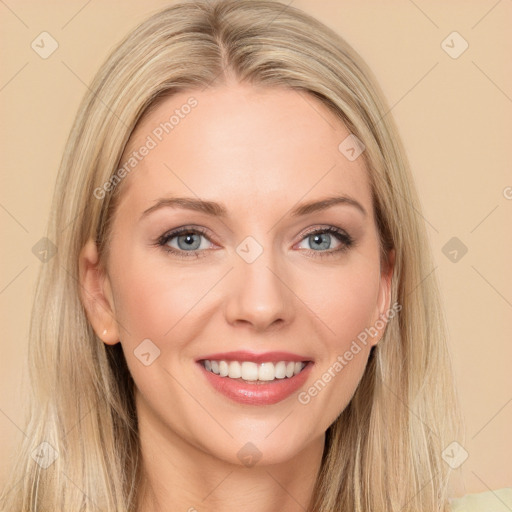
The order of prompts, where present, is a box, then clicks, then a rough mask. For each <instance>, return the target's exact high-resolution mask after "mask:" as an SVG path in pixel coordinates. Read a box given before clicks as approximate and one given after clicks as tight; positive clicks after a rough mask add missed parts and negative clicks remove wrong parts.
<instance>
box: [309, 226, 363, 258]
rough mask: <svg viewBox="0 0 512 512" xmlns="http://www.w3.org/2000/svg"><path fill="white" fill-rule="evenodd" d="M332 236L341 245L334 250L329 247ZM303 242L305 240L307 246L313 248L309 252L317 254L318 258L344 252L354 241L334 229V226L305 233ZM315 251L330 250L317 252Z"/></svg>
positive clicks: (342, 232)
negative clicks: (307, 243)
mask: <svg viewBox="0 0 512 512" xmlns="http://www.w3.org/2000/svg"><path fill="white" fill-rule="evenodd" d="M333 236H334V238H335V239H336V240H337V241H338V242H339V243H340V244H341V245H340V247H338V248H334V249H332V248H331V247H329V246H330V245H331V241H332V238H333ZM303 240H307V241H308V242H309V246H310V247H312V248H313V249H311V250H312V251H313V252H316V253H318V256H329V255H332V254H333V253H340V252H344V251H346V250H348V249H349V248H350V247H351V246H352V245H353V244H354V240H353V239H352V237H351V236H350V235H348V234H347V233H345V232H344V231H342V230H340V229H338V228H335V227H334V226H329V227H326V228H320V229H315V230H314V231H311V232H309V233H307V234H306V235H305V237H304V239H303ZM317 249H330V250H328V251H323V250H321V251H318V250H317Z"/></svg>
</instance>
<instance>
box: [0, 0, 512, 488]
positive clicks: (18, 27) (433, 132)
mask: <svg viewBox="0 0 512 512" xmlns="http://www.w3.org/2000/svg"><path fill="white" fill-rule="evenodd" d="M286 3H289V0H286ZM168 4H169V2H167V1H159V0H151V1H147V2H135V1H134V0H128V1H124V2H122V3H121V2H116V1H114V0H108V1H105V0H103V1H101V2H100V1H89V2H87V1H85V0H80V1H76V0H72V1H69V0H66V1H64V0H60V1H46V2H35V1H31V2H29V1H24V0H5V1H1V2H0V13H1V16H2V17H1V19H2V22H1V25H2V30H1V36H0V37H1V45H2V48H3V64H2V68H1V74H0V104H1V114H2V119H3V121H2V123H1V128H0V129H1V136H2V137H1V140H2V152H1V155H2V165H1V166H0V169H1V171H0V175H1V178H0V179H1V189H0V223H1V227H2V244H1V249H0V251H1V253H0V256H1V260H2V266H1V273H0V307H1V312H2V357H1V362H0V371H1V373H0V381H1V390H0V452H1V455H0V460H1V461H2V464H1V470H0V485H3V481H4V478H5V475H6V474H7V464H6V461H7V459H8V458H9V457H12V456H13V455H14V454H15V446H16V443H18V442H19V441H20V439H21V438H22V437H23V436H24V434H23V432H22V431H21V429H20V427H19V426H18V425H22V419H23V407H22V399H23V395H24V389H25V388H24V386H25V385H26V381H27V373H26V367H25V358H26V356H27V333H28V320H29V305H30V302H31V296H32V293H33V288H34V283H35V278H36V273H37V269H38V266H39V264H40V263H39V260H38V259H37V258H36V257H35V256H34V255H33V254H32V252H31V249H32V247H33V246H34V244H35V243H36V242H37V241H38V240H39V239H40V238H41V237H42V235H43V232H44V229H45V225H46V219H47V215H48V211H49V204H50V197H51V192H52V188H53V184H54V180H55V177H56V173H57V168H58V164H59V161H60V155H61V153H62V150H63V147H64V142H65V139H66V136H67V134H68V131H69V129H70V126H71V122H72V119H73V117H74V115H75V112H76V109H77V106H78V102H79V100H80V99H81V97H82V95H83V94H84V91H85V90H86V87H87V86H86V84H88V83H90V81H91V79H92V76H93V74H94V73H95V71H96V70H97V68H98V66H99V65H100V63H101V61H102V60H103V58H104V56H105V55H106V54H107V52H108V51H109V49H110V48H111V47H112V46H113V44H115V43H116V42H117V41H118V40H119V39H120V38H121V36H123V35H124V34H125V33H126V32H127V31H128V30H129V29H130V28H131V27H133V26H134V25H135V24H136V23H138V22H139V21H141V20H142V19H143V18H145V17H146V15H148V14H150V13H152V12H154V11H155V10H157V9H159V8H160V7H163V6H165V5H168ZM121 5H122V8H121V7H120V6H121ZM292 5H293V6H295V7H298V8H302V9H303V10H305V11H306V12H309V13H311V14H313V15H315V16H317V17H318V18H319V19H320V20H322V21H323V22H325V23H326V24H327V25H329V26H330V27H332V28H334V29H335V30H336V31H338V32H339V33H340V34H341V35H342V36H344V37H345V38H346V39H347V40H348V41H349V43H350V44H352V45H353V46H354V47H355V49H356V50H358V51H359V52H360V53H361V55H362V56H363V58H364V59H365V60H366V61H367V62H368V64H369V65H370V67H371V68H372V69H373V70H374V73H375V75H376V76H377V78H378V80H379V82H380V84H381V86H382V88H383V90H384V92H385V95H386V97H387V99H388V102H389V104H390V106H392V115H393V116H395V119H396V120H397V123H398V126H399V129H400V131H401V133H402V136H403V139H404V143H405V147H406V150H407V152H408V156H409V158H410V161H411V164H412V168H413V173H414V175H415V178H416V181H417V186H418V189H419V193H420V197H421V201H422V206H423V208H424V217H425V220H426V222H427V225H428V230H429V235H430V239H431V243H432V246H433V251H434V255H435V260H436V265H435V272H436V273H437V274H438V276H439V279H440V282H441V288H442V293H443V301H444V304H445V308H446V317H447V321H448V325H449V334H450V344H451V350H452V353H453V359H454V364H455V369H456V372H457V379H458V383H459V393H460V399H461V403H462V407H463V411H464V415H465V418H466V439H465V440H458V441H459V442H461V444H462V445H463V446H464V448H465V449H466V450H467V452H468V453H469V457H468V459H467V460H466V461H465V462H464V464H463V465H462V466H461V470H459V471H456V472H455V477H454V483H455V488H456V491H455V493H456V494H457V495H462V494H465V493H468V492H480V491H486V490H488V489H497V488H501V487H505V486H512V464H511V462H510V461H512V436H511V435H510V432H511V425H512V376H511V375H512V372H511V361H512V343H511V341H512V340H511V338H512V336H511V332H512V271H511V262H512V236H511V235H512V229H511V226H512V224H511V219H512V172H511V158H510V155H511V152H510V141H511V140H512V66H511V61H510V55H512V33H511V31H510V19H512V2H511V1H510V0H500V1H496V0H481V1H475V0H472V1H467V0H466V1H464V2H463V1H451V2H449V3H448V2H445V1H442V0H436V1H428V2H427V1H426V0H415V1H412V0H394V1H385V2H384V1H381V0H372V1H369V0H364V1H360V2H356V1H353V0H351V1H340V0H324V1H322V2H319V1H314V0H295V1H293V2H292ZM43 31H47V32H49V33H50V34H51V35H52V37H53V38H55V39H56V40H57V41H58V44H59V47H58V49H57V50H56V51H55V53H53V54H52V55H51V56H50V57H49V58H48V59H46V60H44V59H42V58H41V57H39V55H38V54H36V53H35V52H34V51H33V50H32V48H31V42H32V41H33V40H34V39H35V38H36V37H37V36H38V35H39V34H40V33H41V32H43ZM453 31H457V32H459V33H460V34H461V36H462V37H463V38H464V39H465V40H466V41H467V42H468V44H469V47H468V49H467V50H466V51H465V52H464V53H462V55H460V57H458V58H456V59H453V58H451V57H450V56H449V55H448V54H447V53H446V52H445V51H444V50H443V48H442V47H441V43H442V41H443V40H444V39H445V38H446V37H447V36H448V35H449V34H451V33H452V32H453ZM448 44H450V45H452V46H454V49H458V48H460V43H458V42H456V41H455V42H454V43H451V42H450V39H448ZM452 237H457V238H458V239H460V240H461V241H462V242H463V243H464V244H465V245H466V246H467V248H468V251H467V253H466V254H465V255H464V256H463V257H462V258H460V259H459V261H457V262H452V261H450V259H449V258H448V257H447V256H445V254H444V253H443V252H442V248H443V246H444V245H445V244H446V243H447V241H448V240H449V239H451V238H452ZM425 278H426V279H428V278H429V277H428V276H425ZM461 472H462V475H461V474H460V473H461Z"/></svg>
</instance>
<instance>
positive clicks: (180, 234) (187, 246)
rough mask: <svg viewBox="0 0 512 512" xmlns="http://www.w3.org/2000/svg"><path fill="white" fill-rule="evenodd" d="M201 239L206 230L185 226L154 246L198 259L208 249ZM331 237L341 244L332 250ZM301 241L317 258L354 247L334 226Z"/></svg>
mask: <svg viewBox="0 0 512 512" xmlns="http://www.w3.org/2000/svg"><path fill="white" fill-rule="evenodd" d="M201 237H204V238H206V239H207V240H210V239H209V238H208V236H207V234H206V230H204V229H201V228H190V227H186V226H185V227H182V228H178V229H175V230H173V231H170V232H168V233H165V234H164V235H162V236H161V237H160V238H159V239H158V241H157V243H156V244H155V245H159V246H162V247H163V248H164V250H165V251H167V252H168V253H172V254H174V255H176V256H178V257H183V258H190V257H193V258H199V257H203V256H205V255H206V254H205V251H206V250H207V249H208V248H209V247H201ZM333 237H334V238H335V239H336V240H337V241H338V242H339V243H340V244H341V245H340V246H339V247H337V248H334V249H333V248H331V247H330V245H331V243H332V239H333ZM174 239H176V244H177V246H171V245H170V242H171V241H173V240H174ZM302 240H303V241H304V240H307V241H309V247H310V248H306V250H307V252H309V253H311V254H313V256H318V257H324V256H334V255H336V254H339V253H342V252H344V251H347V250H348V249H349V248H350V247H352V246H353V245H354V240H353V239H352V237H351V236H350V235H348V234H347V233H346V232H344V231H342V230H341V229H338V228H335V227H334V226H328V227H324V228H317V229H315V230H314V231H310V232H309V233H306V234H305V235H304V236H303V238H302ZM210 242H211V241H210ZM318 249H319V250H318ZM325 249H328V250H325Z"/></svg>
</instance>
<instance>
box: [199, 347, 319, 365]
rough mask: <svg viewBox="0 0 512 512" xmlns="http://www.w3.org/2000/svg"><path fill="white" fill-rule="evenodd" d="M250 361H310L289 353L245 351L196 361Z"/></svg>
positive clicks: (214, 355)
mask: <svg viewBox="0 0 512 512" xmlns="http://www.w3.org/2000/svg"><path fill="white" fill-rule="evenodd" d="M205 359H209V360H210V361H252V362H253V363H258V364H259V363H277V362H279V361H299V362H300V361H303V362H306V361H310V358H308V357H307V356H301V355H298V354H292V353H291V352H263V353H262V354H255V353H253V352H248V351H246V350H237V351H235V352H219V353H217V354H209V355H206V356H203V357H200V358H199V359H196V361H204V360H205Z"/></svg>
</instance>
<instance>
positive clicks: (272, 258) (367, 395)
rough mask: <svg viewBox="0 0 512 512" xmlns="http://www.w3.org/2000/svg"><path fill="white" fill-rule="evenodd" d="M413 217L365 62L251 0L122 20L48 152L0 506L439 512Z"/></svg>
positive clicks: (440, 381) (447, 394)
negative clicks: (39, 256)
mask: <svg viewBox="0 0 512 512" xmlns="http://www.w3.org/2000/svg"><path fill="white" fill-rule="evenodd" d="M419 210H420V206H419V203H418V198H417V193H416V191H415V188H414V184H413V180H412V177H411V173H410V171H409V168H408V164H407V161H406V157H405V155H404V151H403V149H402V147H401V143H400V139H399V136H398V134H397V131H396V128H395V126H394V124H393V121H392V117H391V115H390V114H388V107H387V106H386V103H385V101H383V99H382V94H381V93H380V91H379V89H378V86H377V85H376V82H375V80H374V79H373V77H372V73H371V72H370V70H369V69H368V68H367V67H366V66H365V64H364V63H363V62H362V61H361V58H360V57H359V56H358V55H357V54H356V52H355V51H354V50H353V49H352V48H351V47H350V46H349V45H348V44H347V43H346V42H345V41H344V40H343V39H341V38H340V36H338V35H337V34H335V33H333V32H332V31H331V30H329V29H328V28H326V27H325V26H324V25H322V24H320V23H319V22H318V21H316V20H315V19H313V18H311V17H310V16H308V15H306V14H304V13H302V12H301V11H299V10H297V9H295V8H292V7H286V6H284V5H283V4H280V3H277V2H273V1H267V0H256V1H246V0H241V1H217V2H208V1H206V0H205V1H198V2H187V3H180V4H176V5H174V6H172V7H169V8H168V9H165V10H163V11H162V12H160V13H158V14H156V15H154V16H152V17H151V18H149V19H148V20H147V21H145V22H144V23H142V24H141V25H140V26H139V27H138V28H137V29H136V30H134V31H133V32H132V33H131V34H129V35H128V36H127V37H126V38H125V40H124V41H122V42H121V44H120V45H119V46H118V47H117V48H116V49H115V51H113V53H112V54H111V55H110V57H109V58H108V60H107V61H106V63H105V64H104V65H103V66H102V68H101V69H100V71H99V73H98V75H97V76H96V78H95V80H94V83H93V84H92V86H91V88H90V93H89V94H88V96H87V97H86V98H85V99H84V101H83V103H82V105H81V107H80V110H79V113H78V115H77V118H76V121H75V124H74V127H73V129H72V132H71V136H70V138H69V141H68V145H67V148H66V151H65V154H64V158H63V161H62V167H61V170H60V174H59V178H58V183H57V187H56V190H55V196H54V203H53V210H52V211H53V212H54V214H53V216H52V218H51V219H50V223H49V229H48V235H47V236H48V238H49V239H50V240H52V241H53V242H54V243H55V245H56V246H57V248H58V251H57V254H56V255H55V256H54V257H53V258H52V259H51V260H50V261H49V262H48V263H47V264H46V265H45V266H44V267H43V269H42V273H41V277H40V280H39V283H38V288H37V296H36V300H35V303H34V312H33V322H32V327H31V334H30V336H31V350H30V357H31V368H32V372H33V377H34V388H33V393H34V396H33V397H32V409H31V421H30V423H29V425H28V426H27V429H26V432H27V433H28V437H27V439H26V441H25V444H24V445H23V447H22V451H21V453H20V456H19V459H18V466H17V468H16V469H15V471H14V472H13V475H12V483H11V485H7V487H6V488H7V489H13V490H12V491H11V492H9V493H7V494H6V495H5V496H4V504H5V505H4V507H5V508H4V510H9V511H22V510H31V511H36V510H66V511H70V512H71V511H79V510H80V511H93V510H102V511H109V512H111V511H112V512H113V511H137V512H143V511H149V510H189V511H193V510H197V511H203V510H222V511H229V510H255V511H256V510H257V511H259V512H267V511H268V512H270V511H274V510H280V511H282V510H284V511H295V510H308V511H319V512H320V511H322V512H327V511H329V512H331V511H338V510H339V511H341V510H354V511H392V510H393V511H394V510H401V511H420V510H421V511H434V510H436V511H440V510H448V509H449V502H448V492H447V478H448V472H449V469H450V468H449V466H448V465H447V464H446V463H445V462H444V460H443V459H442V452H443V450H444V449H445V448H446V447H447V446H449V445H450V443H452V442H453V441H454V440H456V439H457V438H458V437H457V424H458V422H457V420H456V414H455V412H454V411H455V407H454V392H453V380H452V375H451V372H450V368H449V361H448V355H447V349H446V345H445V338H444V327H443V316H442V312H441V309H440V306H439V299H438V290H437V284H436V280H435V277H434V275H431V274H430V272H431V269H432V260H431V256H430V250H429V247H428V243H427V237H426V233H425V230H424V225H423V223H422V222H421V216H419V215H418V214H417V213H418V211H419ZM427 276H428V278H427ZM15 485H16V487H15Z"/></svg>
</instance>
